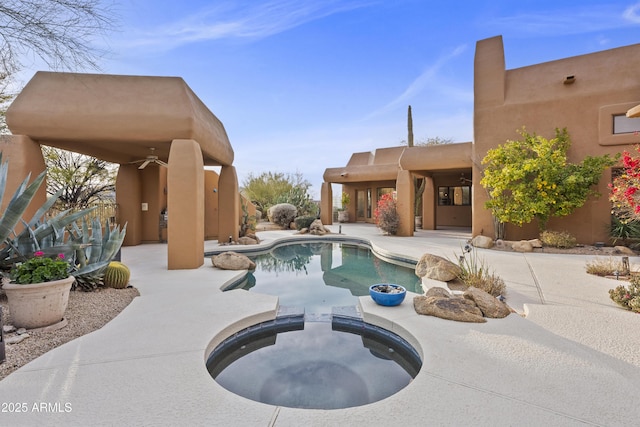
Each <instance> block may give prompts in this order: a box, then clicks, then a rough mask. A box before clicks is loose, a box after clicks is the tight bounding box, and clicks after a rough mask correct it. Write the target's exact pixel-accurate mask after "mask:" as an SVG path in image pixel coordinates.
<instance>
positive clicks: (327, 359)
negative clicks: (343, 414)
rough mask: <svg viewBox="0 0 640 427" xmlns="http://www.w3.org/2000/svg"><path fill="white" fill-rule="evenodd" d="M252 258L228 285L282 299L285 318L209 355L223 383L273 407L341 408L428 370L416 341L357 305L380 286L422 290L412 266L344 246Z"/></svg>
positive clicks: (310, 246)
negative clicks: (366, 317) (372, 320)
mask: <svg viewBox="0 0 640 427" xmlns="http://www.w3.org/2000/svg"><path fill="white" fill-rule="evenodd" d="M248 256H249V257H250V258H252V259H253V260H254V262H255V263H256V269H255V271H253V272H249V273H248V274H247V276H246V277H245V279H244V280H242V281H240V282H238V283H235V284H233V285H232V286H230V287H229V288H227V289H225V290H231V289H245V290H247V291H249V292H257V293H262V294H268V295H274V296H277V297H278V300H279V314H278V316H277V318H276V319H275V320H273V321H269V322H265V323H261V324H257V325H253V326H251V327H249V328H247V329H245V330H242V331H239V332H237V333H235V334H233V335H232V336H230V337H226V339H224V341H223V342H222V343H221V344H220V345H218V346H217V347H216V348H215V349H214V350H213V351H212V352H211V354H209V355H208V357H207V369H208V371H209V374H210V375H211V377H212V378H214V379H215V380H216V382H218V384H220V385H221V386H222V387H224V388H226V389H227V390H229V391H231V392H233V393H236V394H238V395H240V396H244V397H246V398H248V399H251V400H256V401H259V402H263V403H267V404H271V405H277V406H287V407H295V408H313V409H338V408H347V407H352V406H359V405H364V404H367V403H371V402H375V401H378V400H381V399H384V398H386V397H388V396H390V395H392V394H395V393H396V392H398V391H399V390H401V389H402V388H404V387H406V386H407V385H408V384H409V383H410V382H411V380H412V379H413V378H414V377H415V376H416V375H417V373H418V372H419V371H420V368H421V366H422V360H421V359H420V355H419V354H418V352H417V351H416V350H415V349H414V348H413V347H412V346H411V345H410V344H409V343H408V342H407V341H405V340H404V339H403V338H402V337H400V336H398V335H396V334H394V333H392V332H390V331H387V330H385V329H382V328H380V327H377V326H374V325H371V324H368V323H366V322H364V321H363V319H362V316H361V314H360V312H359V311H358V297H361V296H366V295H369V286H371V285H372V284H376V283H396V284H400V285H402V286H404V287H405V288H407V290H409V291H413V292H416V291H418V292H421V289H420V279H418V277H417V276H416V275H415V272H414V269H413V268H410V267H406V266H402V265H398V264H393V263H389V262H385V261H383V260H381V259H379V258H377V257H376V256H375V255H374V254H373V253H372V252H371V250H370V248H369V247H367V246H363V245H357V244H351V243H344V242H301V243H291V244H283V245H278V246H275V247H274V248H273V249H271V250H270V251H269V252H268V253H261V254H257V255H248ZM419 289H420V290H419ZM388 309H390V310H393V308H388Z"/></svg>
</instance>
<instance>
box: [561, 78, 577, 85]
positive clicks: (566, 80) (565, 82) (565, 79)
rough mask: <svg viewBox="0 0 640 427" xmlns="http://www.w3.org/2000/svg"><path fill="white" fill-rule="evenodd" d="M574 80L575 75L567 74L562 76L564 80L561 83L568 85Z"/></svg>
mask: <svg viewBox="0 0 640 427" xmlns="http://www.w3.org/2000/svg"><path fill="white" fill-rule="evenodd" d="M575 81H576V76H567V77H565V78H564V82H563V83H564V84H566V85H570V84H573V83H575Z"/></svg>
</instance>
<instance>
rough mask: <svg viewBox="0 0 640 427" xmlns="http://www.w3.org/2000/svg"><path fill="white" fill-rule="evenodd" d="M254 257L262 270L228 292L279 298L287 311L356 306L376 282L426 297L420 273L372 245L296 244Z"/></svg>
mask: <svg viewBox="0 0 640 427" xmlns="http://www.w3.org/2000/svg"><path fill="white" fill-rule="evenodd" d="M248 256H249V257H250V258H251V259H252V260H253V261H254V262H255V263H256V270H255V271H253V272H249V273H248V275H247V277H246V279H245V280H243V281H242V282H240V283H236V284H235V285H234V286H232V287H230V288H228V289H227V290H229V289H238V288H240V289H246V290H248V291H250V292H259V293H262V294H267V295H274V296H277V297H278V298H279V300H280V305H281V306H290V307H291V306H292V307H300V308H304V310H305V312H306V313H307V314H308V315H312V314H322V313H331V309H332V307H340V306H350V305H355V304H357V297H360V296H365V295H369V286H371V285H373V284H376V283H395V284H398V285H402V286H404V287H405V288H406V289H407V290H408V291H411V292H416V293H422V288H421V282H420V279H419V278H418V277H417V276H416V275H415V271H414V268H410V267H406V266H403V265H398V264H393V263H390V262H386V261H383V260H381V259H380V258H378V257H376V256H375V255H374V254H373V253H372V252H371V249H369V248H368V247H366V246H361V245H355V244H350V243H335V242H309V243H295V244H285V245H280V246H276V247H275V248H273V249H272V250H271V251H270V252H269V253H264V254H260V255H248Z"/></svg>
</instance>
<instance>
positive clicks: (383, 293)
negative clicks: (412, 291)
mask: <svg viewBox="0 0 640 427" xmlns="http://www.w3.org/2000/svg"><path fill="white" fill-rule="evenodd" d="M369 295H371V298H372V299H373V300H374V301H375V302H376V303H377V304H379V305H384V306H387V307H392V306H394V305H400V303H402V301H404V297H405V296H406V295H407V290H406V289H405V288H404V287H402V286H400V285H394V284H390V283H378V284H376V285H371V286H370V287H369Z"/></svg>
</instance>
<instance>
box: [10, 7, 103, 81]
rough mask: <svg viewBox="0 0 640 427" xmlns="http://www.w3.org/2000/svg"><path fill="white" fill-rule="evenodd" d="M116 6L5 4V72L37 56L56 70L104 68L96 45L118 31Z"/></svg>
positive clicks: (14, 69)
mask: <svg viewBox="0 0 640 427" xmlns="http://www.w3.org/2000/svg"><path fill="white" fill-rule="evenodd" d="M114 25H115V19H114V13H113V5H112V4H111V3H109V4H104V2H103V1H100V0H2V2H0V51H1V52H2V53H1V54H0V67H2V68H0V73H7V74H11V73H13V72H15V71H16V70H17V69H19V68H20V58H21V57H23V56H25V55H27V54H30V53H32V54H35V55H36V56H38V57H39V58H41V59H42V60H43V61H44V62H45V63H46V64H47V65H48V66H49V67H50V68H51V69H54V70H76V69H84V68H87V67H88V68H94V69H98V68H99V67H98V59H99V58H100V56H101V54H102V52H100V51H99V49H97V48H96V47H95V46H94V44H93V43H92V41H94V40H95V38H96V37H98V36H104V35H106V34H107V33H108V32H109V31H111V30H112V29H113V28H114Z"/></svg>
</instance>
